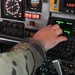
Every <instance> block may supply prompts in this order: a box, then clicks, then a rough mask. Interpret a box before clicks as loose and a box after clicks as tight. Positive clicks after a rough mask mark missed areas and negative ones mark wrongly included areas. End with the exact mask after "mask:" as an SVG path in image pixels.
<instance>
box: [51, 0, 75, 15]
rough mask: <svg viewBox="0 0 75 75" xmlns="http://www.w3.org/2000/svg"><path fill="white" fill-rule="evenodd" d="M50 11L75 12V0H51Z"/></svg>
mask: <svg viewBox="0 0 75 75" xmlns="http://www.w3.org/2000/svg"><path fill="white" fill-rule="evenodd" d="M50 11H54V12H65V13H71V14H74V13H75V1H74V0H50Z"/></svg>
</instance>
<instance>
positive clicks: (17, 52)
mask: <svg viewBox="0 0 75 75" xmlns="http://www.w3.org/2000/svg"><path fill="white" fill-rule="evenodd" d="M44 58H45V50H44V47H43V46H42V45H41V43H40V42H38V41H37V40H34V39H26V40H24V42H22V43H20V44H17V45H15V46H14V47H13V48H12V49H11V52H6V53H2V54H0V75H33V73H34V71H35V70H36V68H37V67H39V66H40V65H41V64H42V62H43V60H44Z"/></svg>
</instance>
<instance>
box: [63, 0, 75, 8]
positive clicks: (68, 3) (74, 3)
mask: <svg viewBox="0 0 75 75" xmlns="http://www.w3.org/2000/svg"><path fill="white" fill-rule="evenodd" d="M64 7H66V8H75V0H64Z"/></svg>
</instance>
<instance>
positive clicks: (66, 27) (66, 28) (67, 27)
mask: <svg viewBox="0 0 75 75" xmlns="http://www.w3.org/2000/svg"><path fill="white" fill-rule="evenodd" d="M55 24H59V25H60V27H61V28H62V30H63V34H64V35H66V36H69V35H70V34H71V30H72V26H73V23H72V22H70V21H62V20H56V21H55Z"/></svg>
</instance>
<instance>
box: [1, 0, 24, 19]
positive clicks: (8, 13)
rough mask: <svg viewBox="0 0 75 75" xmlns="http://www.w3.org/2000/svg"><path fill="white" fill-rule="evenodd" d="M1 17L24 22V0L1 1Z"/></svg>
mask: <svg viewBox="0 0 75 75" xmlns="http://www.w3.org/2000/svg"><path fill="white" fill-rule="evenodd" d="M1 2H2V3H1V4H2V6H1V17H2V18H9V19H18V20H24V12H25V10H24V9H25V8H24V3H25V2H24V0H2V1H1Z"/></svg>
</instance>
